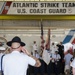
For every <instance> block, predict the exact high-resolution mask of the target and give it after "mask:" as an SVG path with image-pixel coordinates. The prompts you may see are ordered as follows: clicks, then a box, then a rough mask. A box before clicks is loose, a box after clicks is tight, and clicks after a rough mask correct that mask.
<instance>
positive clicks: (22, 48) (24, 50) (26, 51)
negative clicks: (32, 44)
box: [21, 47, 31, 56]
mask: <svg viewBox="0 0 75 75" xmlns="http://www.w3.org/2000/svg"><path fill="white" fill-rule="evenodd" d="M21 50H22V52H23V53H25V54H27V55H28V56H29V55H31V54H30V53H29V52H28V50H26V49H25V47H21Z"/></svg>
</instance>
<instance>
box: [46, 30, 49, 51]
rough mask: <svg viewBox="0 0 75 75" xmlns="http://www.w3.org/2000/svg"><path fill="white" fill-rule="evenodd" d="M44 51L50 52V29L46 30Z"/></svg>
mask: <svg viewBox="0 0 75 75" xmlns="http://www.w3.org/2000/svg"><path fill="white" fill-rule="evenodd" d="M46 49H48V50H50V29H48V37H47V41H46Z"/></svg>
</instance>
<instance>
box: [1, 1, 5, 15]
mask: <svg viewBox="0 0 75 75" xmlns="http://www.w3.org/2000/svg"><path fill="white" fill-rule="evenodd" d="M5 5H6V2H4V4H3V6H2V8H1V11H0V14H1V13H2V11H3V9H4V7H5Z"/></svg>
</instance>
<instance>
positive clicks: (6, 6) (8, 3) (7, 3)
mask: <svg viewBox="0 0 75 75" xmlns="http://www.w3.org/2000/svg"><path fill="white" fill-rule="evenodd" d="M11 3H12V2H6V5H5V6H4V9H3V11H2V14H7V12H8V10H9V8H10V5H11Z"/></svg>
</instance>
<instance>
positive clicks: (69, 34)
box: [62, 30, 75, 44]
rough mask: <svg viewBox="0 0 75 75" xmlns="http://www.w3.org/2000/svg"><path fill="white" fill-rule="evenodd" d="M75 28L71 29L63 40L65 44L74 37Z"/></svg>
mask: <svg viewBox="0 0 75 75" xmlns="http://www.w3.org/2000/svg"><path fill="white" fill-rule="evenodd" d="M74 33H75V30H70V32H69V33H68V35H67V36H66V37H65V39H64V40H63V42H62V43H63V44H65V43H68V42H70V40H71V39H72V37H73V36H74Z"/></svg>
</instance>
